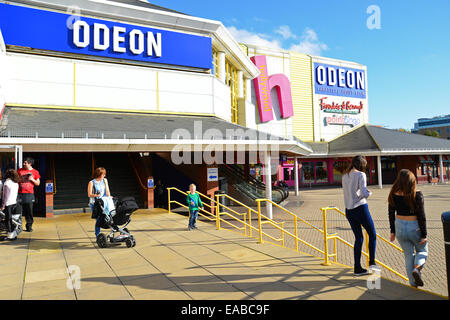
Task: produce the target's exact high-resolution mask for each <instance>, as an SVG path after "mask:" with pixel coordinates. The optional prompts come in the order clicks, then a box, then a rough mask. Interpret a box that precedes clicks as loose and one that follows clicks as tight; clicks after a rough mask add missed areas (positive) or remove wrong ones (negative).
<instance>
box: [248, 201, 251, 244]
mask: <svg viewBox="0 0 450 320" xmlns="http://www.w3.org/2000/svg"><path fill="white" fill-rule="evenodd" d="M248 226H249V228H248V236H249V237H250V238H251V237H252V210H251V209H250V208H248Z"/></svg>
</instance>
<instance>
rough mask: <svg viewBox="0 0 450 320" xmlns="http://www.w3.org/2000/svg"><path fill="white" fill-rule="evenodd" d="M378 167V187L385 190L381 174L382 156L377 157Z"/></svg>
mask: <svg viewBox="0 0 450 320" xmlns="http://www.w3.org/2000/svg"><path fill="white" fill-rule="evenodd" d="M377 166H378V187H379V188H380V189H383V175H382V172H381V156H377Z"/></svg>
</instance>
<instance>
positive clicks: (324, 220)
mask: <svg viewBox="0 0 450 320" xmlns="http://www.w3.org/2000/svg"><path fill="white" fill-rule="evenodd" d="M321 210H322V220H323V241H324V245H323V251H324V255H325V259H324V261H323V263H322V265H324V266H329V265H330V262H329V261H328V233H327V210H326V209H321Z"/></svg>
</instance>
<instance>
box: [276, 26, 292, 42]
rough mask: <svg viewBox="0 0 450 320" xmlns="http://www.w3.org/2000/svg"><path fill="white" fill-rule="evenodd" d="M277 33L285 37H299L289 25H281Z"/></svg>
mask: <svg viewBox="0 0 450 320" xmlns="http://www.w3.org/2000/svg"><path fill="white" fill-rule="evenodd" d="M275 33H278V34H280V35H281V36H282V37H283V39H290V38H294V39H295V38H297V36H296V35H295V34H293V33H292V31H291V28H289V26H286V25H285V26H279V27H278V28H277V29H276V30H275Z"/></svg>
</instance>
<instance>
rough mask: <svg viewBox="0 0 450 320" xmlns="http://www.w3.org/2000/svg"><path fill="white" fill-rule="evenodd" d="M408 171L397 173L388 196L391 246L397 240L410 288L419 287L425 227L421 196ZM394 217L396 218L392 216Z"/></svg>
mask: <svg viewBox="0 0 450 320" xmlns="http://www.w3.org/2000/svg"><path fill="white" fill-rule="evenodd" d="M416 187H417V180H416V177H415V176H414V174H413V173H412V172H411V171H409V170H408V169H403V170H401V171H400V172H399V174H398V177H397V179H396V180H395V182H394V185H393V186H392V188H391V192H390V193H389V198H388V200H389V224H390V228H391V239H390V240H391V242H393V241H394V240H395V238H396V237H397V240H398V242H399V243H400V246H401V247H402V249H403V254H404V255H405V264H406V272H407V274H408V279H409V283H410V285H411V286H413V287H419V286H423V280H422V275H421V271H422V269H423V267H424V265H425V261H426V260H427V258H428V241H427V225H426V217H425V210H424V197H423V194H422V192H420V191H416ZM396 213H397V215H396Z"/></svg>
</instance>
